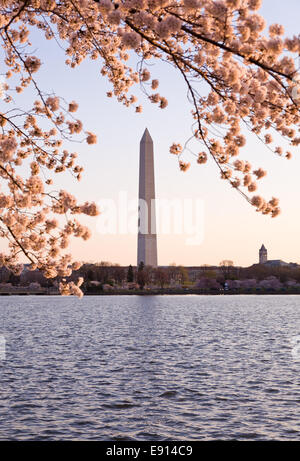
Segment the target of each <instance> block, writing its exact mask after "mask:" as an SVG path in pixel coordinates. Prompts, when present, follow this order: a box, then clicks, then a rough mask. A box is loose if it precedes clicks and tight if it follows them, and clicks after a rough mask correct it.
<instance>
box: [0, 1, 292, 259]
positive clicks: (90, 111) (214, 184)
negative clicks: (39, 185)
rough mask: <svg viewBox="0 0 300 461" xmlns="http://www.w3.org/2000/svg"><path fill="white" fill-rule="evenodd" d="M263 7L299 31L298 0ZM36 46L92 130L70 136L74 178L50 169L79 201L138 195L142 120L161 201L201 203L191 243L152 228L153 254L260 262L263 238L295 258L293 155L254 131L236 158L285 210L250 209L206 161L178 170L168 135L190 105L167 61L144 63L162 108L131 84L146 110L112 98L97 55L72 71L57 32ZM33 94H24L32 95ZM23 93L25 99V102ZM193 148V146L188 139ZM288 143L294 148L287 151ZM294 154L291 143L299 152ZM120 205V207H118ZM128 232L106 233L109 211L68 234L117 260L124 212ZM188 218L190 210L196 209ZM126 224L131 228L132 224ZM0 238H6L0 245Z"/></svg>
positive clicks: (125, 249)
mask: <svg viewBox="0 0 300 461" xmlns="http://www.w3.org/2000/svg"><path fill="white" fill-rule="evenodd" d="M260 13H261V14H262V15H263V16H264V18H265V19H266V21H267V23H268V24H272V23H281V24H283V25H284V26H285V29H286V34H287V35H293V34H297V35H298V33H299V24H298V19H299V13H300V2H299V0H286V1H285V2H283V1H282V0H264V2H263V7H262V9H261V11H260ZM34 47H35V50H36V53H35V54H36V55H37V56H39V57H40V58H41V59H42V62H43V66H42V67H41V70H40V71H39V73H38V74H37V75H36V76H37V77H38V79H39V82H40V86H41V87H42V88H43V89H44V90H45V91H49V92H51V91H53V92H55V93H56V94H58V95H60V96H63V97H64V98H65V99H66V100H67V101H72V100H75V101H77V102H78V103H79V110H78V113H77V116H78V118H80V119H81V120H82V121H83V123H84V126H85V128H86V129H87V130H88V131H92V132H94V133H95V134H97V136H98V143H97V144H96V145H93V146H88V145H86V144H79V145H73V146H72V148H73V150H76V151H77V152H78V153H79V164H81V165H83V166H84V168H85V172H84V175H83V178H82V180H81V181H80V182H79V183H78V182H76V181H74V179H73V178H71V177H70V176H68V174H64V175H57V176H56V181H57V184H58V186H59V187H61V188H63V189H67V190H69V191H70V192H71V193H74V194H75V195H76V196H77V197H78V199H79V201H80V202H84V201H86V200H91V201H95V202H98V203H100V206H101V203H102V204H103V203H104V202H103V200H104V199H112V200H114V203H116V204H118V200H120V197H121V199H123V200H124V197H125V198H127V200H128V202H130V203H132V202H133V201H136V200H137V196H138V161H139V142H140V138H141V137H142V135H143V132H144V130H145V128H146V127H147V128H148V130H149V132H150V134H151V136H152V139H153V141H154V155H155V178H156V181H155V182H156V196H157V198H159V199H160V200H162V199H169V200H174V199H176V200H177V201H179V202H180V203H184V202H183V200H187V201H191V200H193V202H191V203H193V204H194V206H195V204H196V203H198V204H199V219H200V221H199V222H200V227H199V229H200V237H199V239H198V240H199V241H198V242H196V243H195V242H192V243H193V244H190V243H191V242H189V240H190V239H189V237H191V236H190V235H188V234H187V233H182V234H181V235H177V234H175V233H170V234H167V235H166V234H163V233H162V232H161V233H158V263H159V265H168V264H170V263H174V262H175V263H176V264H178V265H179V264H181V265H185V266H194V265H202V264H211V265H218V264H219V262H220V261H222V260H224V259H230V260H232V261H233V262H234V264H235V265H240V266H249V265H251V264H253V263H256V262H258V250H259V248H260V246H261V244H262V243H264V244H265V246H266V248H267V249H268V256H269V259H282V260H285V261H287V262H298V263H300V254H299V235H300V218H299V214H300V205H299V197H300V181H299V175H300V158H299V157H297V155H294V156H293V159H292V160H289V161H287V160H284V159H283V158H276V157H275V156H273V155H272V153H271V152H269V151H268V150H267V149H265V148H264V146H263V145H262V144H261V143H258V142H257V141H256V139H255V138H253V137H252V136H251V135H249V136H248V135H247V146H246V147H245V148H244V152H243V154H242V155H241V158H245V159H248V160H250V162H251V163H252V164H253V165H255V166H257V167H263V168H264V169H266V170H267V171H268V175H267V177H266V178H264V179H262V180H260V188H259V191H258V192H259V194H260V195H263V196H264V197H266V198H271V197H272V196H275V197H279V198H280V206H281V209H282V213H281V215H280V216H279V217H277V218H275V219H272V218H270V217H268V216H262V215H261V214H259V213H256V211H255V208H254V207H251V206H250V205H249V204H248V203H247V202H246V201H245V200H244V199H243V198H242V197H241V196H240V195H239V194H238V193H237V192H236V191H234V190H233V189H232V188H231V187H230V185H229V184H227V183H226V182H225V181H222V180H220V179H219V172H218V171H217V169H216V167H215V165H214V164H213V162H212V161H209V162H208V163H207V164H205V165H198V164H197V163H196V162H195V159H194V157H192V156H186V157H185V159H186V160H187V161H190V162H191V164H192V165H191V168H190V169H189V170H188V171H187V172H186V173H182V172H180V171H179V168H178V163H177V158H176V157H175V156H172V155H171V154H170V153H169V147H170V145H171V144H172V143H173V142H179V143H181V144H184V143H185V141H186V140H187V139H188V138H189V137H190V133H191V124H192V118H191V113H190V111H191V106H190V104H189V103H188V101H187V98H186V88H185V85H184V82H183V81H182V77H181V76H180V75H178V74H177V72H175V71H174V70H173V69H172V67H171V66H170V65H167V64H164V63H157V64H155V65H153V66H152V67H151V69H150V70H151V72H152V77H153V78H158V79H159V81H160V87H159V92H160V94H162V95H164V96H166V97H167V99H168V103H169V104H168V107H167V108H166V109H164V110H161V109H159V108H158V107H157V105H153V104H151V103H149V102H148V101H146V100H145V99H144V96H143V94H142V92H141V91H140V90H139V88H138V87H137V88H136V94H137V96H138V97H139V101H140V103H141V104H142V105H143V112H142V113H141V114H136V113H135V111H134V108H125V107H124V106H122V105H121V104H120V103H118V102H117V101H115V100H114V99H111V98H107V97H106V92H107V91H109V90H110V89H111V86H110V84H109V83H108V82H107V81H106V80H105V78H103V77H102V76H101V75H100V68H101V65H100V62H97V61H84V62H83V63H82V64H81V65H80V66H79V67H78V68H76V69H74V70H71V69H69V68H67V67H66V66H65V65H64V60H65V57H64V53H63V51H62V50H60V49H59V48H58V47H57V46H56V44H55V42H54V41H45V40H37V41H35V42H34ZM29 97H30V94H26V92H24V95H22V98H24V100H26V98H27V102H28V101H29V99H28V98H29ZM25 102H26V101H25ZM194 146H195V152H197V149H199V147H200V146H199V147H197V145H195V144H194ZM294 152H295V150H294ZM296 154H297V152H296ZM122 209H123V211H124V206H123V208H122ZM129 217H130V220H131V229H130V232H129V233H123V234H120V233H116V234H111V235H109V234H107V233H106V234H105V233H103V232H102V233H101V232H100V230H101V229H103V227H104V226H105V219H107V215H106V214H105V213H102V214H101V215H100V216H99V217H97V218H85V217H84V218H82V219H81V220H82V222H83V223H84V224H87V225H88V226H89V227H90V229H91V231H92V237H91V239H90V240H89V241H87V242H84V241H82V240H81V239H74V241H72V244H71V247H70V250H71V252H72V255H73V257H74V258H75V259H78V260H81V261H89V262H100V261H110V262H113V263H119V264H121V265H128V264H133V265H134V264H136V255H137V236H136V234H135V232H134V225H133V224H132V223H134V217H133V213H132V210H131V212H129ZM194 219H195V216H194ZM132 227H133V229H132ZM0 245H2V246H3V247H4V243H2V244H0Z"/></svg>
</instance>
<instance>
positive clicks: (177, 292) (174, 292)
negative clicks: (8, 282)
mask: <svg viewBox="0 0 300 461" xmlns="http://www.w3.org/2000/svg"><path fill="white" fill-rule="evenodd" d="M83 294H84V296H166V295H175V296H187V295H195V296H228V295H249V296H251V295H252V296H257V295H259V296H260V295H262V296H265V295H300V291H299V290H294V291H293V290H285V291H283V290H280V291H262V290H261V291H237V290H232V291H230V290H226V291H215V290H211V291H202V290H192V289H191V290H167V289H166V290H164V289H163V290H118V291H117V290H115V291H98V292H88V291H87V292H83ZM0 296H61V294H60V293H59V292H58V291H56V292H46V291H45V292H44V291H41V292H32V291H31V292H30V291H19V292H18V291H10V292H8V291H6V292H0Z"/></svg>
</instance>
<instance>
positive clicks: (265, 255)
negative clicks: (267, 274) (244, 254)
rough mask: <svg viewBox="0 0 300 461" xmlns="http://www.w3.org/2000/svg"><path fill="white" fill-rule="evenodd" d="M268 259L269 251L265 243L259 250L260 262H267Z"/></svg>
mask: <svg viewBox="0 0 300 461" xmlns="http://www.w3.org/2000/svg"><path fill="white" fill-rule="evenodd" d="M267 261H268V251H267V249H266V247H265V245H264V244H262V246H261V248H260V250H259V264H265V263H266V262H267Z"/></svg>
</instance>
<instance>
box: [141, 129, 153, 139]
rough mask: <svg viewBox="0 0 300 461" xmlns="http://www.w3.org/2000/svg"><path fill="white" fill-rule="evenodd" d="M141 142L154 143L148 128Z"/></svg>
mask: <svg viewBox="0 0 300 461" xmlns="http://www.w3.org/2000/svg"><path fill="white" fill-rule="evenodd" d="M141 142H153V141H152V138H151V136H150V133H149V130H148V128H146V129H145V131H144V134H143V137H142V139H141Z"/></svg>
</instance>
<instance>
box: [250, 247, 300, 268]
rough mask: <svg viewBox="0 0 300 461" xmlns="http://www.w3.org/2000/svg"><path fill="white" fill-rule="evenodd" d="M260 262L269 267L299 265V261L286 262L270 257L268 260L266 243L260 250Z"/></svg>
mask: <svg viewBox="0 0 300 461" xmlns="http://www.w3.org/2000/svg"><path fill="white" fill-rule="evenodd" d="M259 264H264V265H265V266H269V267H287V266H288V267H294V268H296V267H299V265H298V264H297V263H286V262H285V261H282V260H281V259H269V260H268V251H267V249H266V247H265V245H264V244H262V246H261V248H260V250H259Z"/></svg>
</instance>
